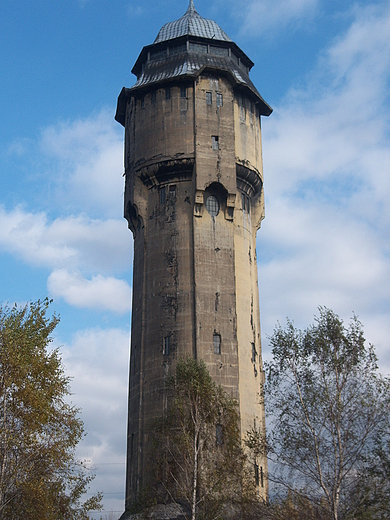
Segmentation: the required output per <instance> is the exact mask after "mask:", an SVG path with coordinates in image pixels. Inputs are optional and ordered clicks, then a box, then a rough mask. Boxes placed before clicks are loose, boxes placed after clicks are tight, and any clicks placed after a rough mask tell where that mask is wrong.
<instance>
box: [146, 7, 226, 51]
mask: <svg viewBox="0 0 390 520" xmlns="http://www.w3.org/2000/svg"><path fill="white" fill-rule="evenodd" d="M180 36H198V37H200V38H209V39H210V40H211V39H212V40H219V41H225V42H230V41H232V40H231V39H230V38H229V36H228V35H227V34H226V33H225V32H224V31H223V30H222V29H221V28H220V26H219V25H218V24H217V23H216V22H214V21H213V20H208V19H207V18H202V16H200V15H199V14H198V13H197V11H196V9H195V6H194V2H193V0H190V3H189V6H188V9H187V11H186V12H185V13H184V15H183V16H182V17H181V18H179V19H178V20H175V21H174V22H168V23H166V24H165V25H163V27H162V28H161V29H160V31H159V33H158V35H157V37H156V39H155V40H154V43H160V42H164V41H167V40H173V39H174V38H179V37H180Z"/></svg>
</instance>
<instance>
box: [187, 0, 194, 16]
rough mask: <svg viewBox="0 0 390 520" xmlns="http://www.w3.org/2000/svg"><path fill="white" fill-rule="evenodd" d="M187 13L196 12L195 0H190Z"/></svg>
mask: <svg viewBox="0 0 390 520" xmlns="http://www.w3.org/2000/svg"><path fill="white" fill-rule="evenodd" d="M187 13H188V14H190V13H191V14H192V13H196V9H195V6H194V0H190V3H189V6H188V9H187ZM187 13H186V14H187Z"/></svg>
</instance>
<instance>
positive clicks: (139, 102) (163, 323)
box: [115, 0, 272, 508]
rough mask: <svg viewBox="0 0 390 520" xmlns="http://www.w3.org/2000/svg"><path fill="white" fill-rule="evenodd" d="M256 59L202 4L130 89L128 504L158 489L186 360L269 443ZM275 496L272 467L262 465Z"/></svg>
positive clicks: (126, 110)
mask: <svg viewBox="0 0 390 520" xmlns="http://www.w3.org/2000/svg"><path fill="white" fill-rule="evenodd" d="M252 66H253V63H252V62H251V60H250V59H249V58H248V57H247V56H246V55H245V54H244V53H243V52H242V51H241V50H240V49H239V47H238V46H237V45H236V44H235V43H234V42H232V41H231V40H230V38H229V37H228V36H227V35H226V34H225V33H224V32H223V31H222V29H221V28H220V27H219V26H218V25H217V24H216V23H215V22H213V21H211V20H206V19H204V18H202V17H201V16H199V14H198V13H197V12H196V10H195V8H194V5H193V2H192V0H191V2H190V5H189V7H188V9H187V12H186V13H185V14H184V16H183V17H182V18H180V19H179V20H177V21H175V22H171V23H168V24H166V25H164V26H163V28H162V29H161V30H160V32H159V34H158V36H157V38H156V40H155V42H154V43H153V44H152V45H149V46H147V47H144V48H143V49H142V51H141V54H140V56H139V57H138V59H137V62H136V64H135V65H134V68H133V70H132V72H133V73H134V74H135V75H136V76H137V82H136V83H135V85H134V86H133V87H132V88H130V89H127V88H123V89H122V92H121V93H120V95H119V98H118V106H117V113H116V116H115V117H116V120H117V121H118V122H120V123H121V124H122V125H123V126H124V127H125V176H126V184H125V218H126V219H127V221H128V225H129V228H130V229H131V231H132V232H133V235H134V271H133V277H134V278H133V306H132V329H131V355H130V388H129V408H128V413H129V418H128V445H127V446H128V447H127V473H126V475H127V476H126V508H128V506H129V505H130V502H131V501H132V500H134V499H135V498H136V496H137V493H138V492H139V491H141V489H142V488H143V487H144V486H146V485H147V484H148V475H149V472H148V459H149V456H150V448H149V443H148V440H149V439H150V434H151V432H152V429H153V423H154V421H155V419H156V418H157V417H160V416H161V415H162V414H163V412H164V409H165V408H166V406H167V402H166V391H165V388H164V379H165V378H166V376H167V374H172V373H173V372H174V368H175V364H176V362H177V360H178V359H182V358H187V357H194V358H197V359H202V360H204V362H205V363H206V366H207V368H208V370H209V372H210V374H211V375H212V377H213V379H214V380H215V382H216V383H218V384H221V385H222V387H223V388H224V389H225V390H226V391H227V392H228V393H229V394H230V395H232V396H233V397H234V398H236V399H237V401H238V403H239V412H240V421H241V424H240V427H241V432H242V435H245V432H246V431H248V429H249V428H251V427H253V426H255V427H256V428H257V429H260V430H261V431H262V433H264V434H265V419H264V405H263V403H262V399H261V397H262V396H261V388H262V383H263V370H262V360H261V343H260V314H259V296H258V285H257V262H256V232H257V230H258V229H259V228H260V223H261V221H262V219H263V218H264V196H263V167H262V151H261V122H260V118H261V116H262V115H263V116H268V115H270V114H271V112H272V109H271V108H270V107H269V106H268V105H267V104H266V103H265V101H264V100H263V99H262V97H261V96H260V94H259V93H258V92H257V90H256V88H255V87H254V85H253V84H252V82H251V80H250V79H249V71H250V69H251V67H252ZM253 464H254V479H255V480H256V483H257V485H258V487H259V493H260V494H261V495H262V496H264V497H265V496H266V494H267V482H266V479H265V473H266V467H267V461H266V459H265V458H264V459H261V460H256V461H253Z"/></svg>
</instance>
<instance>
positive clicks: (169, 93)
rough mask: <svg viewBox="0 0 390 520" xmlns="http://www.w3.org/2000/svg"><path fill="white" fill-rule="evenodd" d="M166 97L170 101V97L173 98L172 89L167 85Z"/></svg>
mask: <svg viewBox="0 0 390 520" xmlns="http://www.w3.org/2000/svg"><path fill="white" fill-rule="evenodd" d="M165 99H166V100H167V101H168V99H171V89H170V88H169V87H167V88H166V89H165Z"/></svg>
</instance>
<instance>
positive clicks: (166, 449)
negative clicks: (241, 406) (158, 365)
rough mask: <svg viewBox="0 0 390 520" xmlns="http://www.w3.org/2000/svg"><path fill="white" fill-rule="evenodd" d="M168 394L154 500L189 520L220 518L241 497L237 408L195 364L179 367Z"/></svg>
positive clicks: (160, 429)
mask: <svg viewBox="0 0 390 520" xmlns="http://www.w3.org/2000/svg"><path fill="white" fill-rule="evenodd" d="M167 389H168V391H169V399H168V402H169V405H168V409H167V413H166V414H165V416H164V417H162V418H161V420H160V422H159V424H158V426H157V428H156V432H157V433H156V438H155V450H154V454H155V460H156V462H155V466H156V475H157V483H156V489H157V495H158V496H159V500H160V501H166V502H179V503H181V504H183V505H184V506H186V507H187V510H188V517H189V518H192V519H195V518H199V519H202V518H204V519H206V518H207V519H209V518H216V519H217V518H222V517H221V516H220V515H221V514H222V512H223V510H224V507H225V506H226V503H227V502H230V503H234V502H239V501H240V500H241V495H242V479H243V472H244V463H245V457H244V454H243V451H242V449H241V443H240V432H239V426H238V419H239V416H238V413H237V403H236V401H235V400H234V399H232V398H231V397H230V396H229V395H227V393H226V392H224V390H223V389H222V388H221V387H220V386H217V385H216V384H215V383H214V381H213V380H212V378H211V376H210V374H209V372H208V371H207V368H206V365H205V364H204V362H203V361H197V360H195V359H188V360H186V361H179V362H178V364H177V366H176V372H175V375H174V376H173V377H171V378H170V379H168V381H167Z"/></svg>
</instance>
